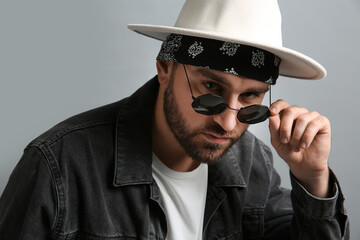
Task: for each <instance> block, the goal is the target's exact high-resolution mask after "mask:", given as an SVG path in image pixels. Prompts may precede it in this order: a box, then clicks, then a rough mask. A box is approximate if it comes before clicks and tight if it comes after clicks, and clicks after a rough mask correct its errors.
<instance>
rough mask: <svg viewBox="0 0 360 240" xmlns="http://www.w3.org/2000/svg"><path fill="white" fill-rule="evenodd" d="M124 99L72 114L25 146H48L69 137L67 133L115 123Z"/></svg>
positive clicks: (75, 133) (70, 133) (75, 132)
mask: <svg viewBox="0 0 360 240" xmlns="http://www.w3.org/2000/svg"><path fill="white" fill-rule="evenodd" d="M125 100H126V99H123V100H121V101H118V102H115V103H111V104H108V105H105V106H101V107H98V108H95V109H92V110H89V111H86V112H83V113H80V114H77V115H74V116H72V117H70V118H68V119H66V120H64V121H62V122H60V123H58V124H57V125H55V126H54V127H52V128H50V129H49V130H47V131H46V132H44V133H43V134H41V135H40V136H39V137H37V138H35V139H34V140H33V141H32V142H30V144H29V145H28V146H27V148H29V147H39V146H43V147H49V146H51V145H53V144H56V142H58V141H59V140H61V139H63V138H66V137H69V135H71V136H75V135H77V133H79V132H84V131H87V130H90V129H96V128H99V127H104V126H111V125H115V123H116V119H117V115H118V113H119V111H120V110H121V108H122V105H123V102H124V101H125Z"/></svg>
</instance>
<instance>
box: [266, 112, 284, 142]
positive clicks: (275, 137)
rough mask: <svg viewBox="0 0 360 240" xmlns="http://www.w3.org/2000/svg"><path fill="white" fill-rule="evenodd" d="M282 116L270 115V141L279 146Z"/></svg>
mask: <svg viewBox="0 0 360 240" xmlns="http://www.w3.org/2000/svg"><path fill="white" fill-rule="evenodd" d="M279 129H280V117H279V116H278V115H274V116H270V117H269V130H270V141H271V144H272V145H273V146H279V145H280V144H281V141H280V134H279Z"/></svg>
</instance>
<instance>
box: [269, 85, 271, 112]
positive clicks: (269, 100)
mask: <svg viewBox="0 0 360 240" xmlns="http://www.w3.org/2000/svg"><path fill="white" fill-rule="evenodd" d="M270 105H271V84H270V85H269V107H270Z"/></svg>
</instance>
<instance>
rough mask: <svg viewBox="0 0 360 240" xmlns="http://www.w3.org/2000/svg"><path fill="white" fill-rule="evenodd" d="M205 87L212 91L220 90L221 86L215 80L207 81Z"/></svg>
mask: <svg viewBox="0 0 360 240" xmlns="http://www.w3.org/2000/svg"><path fill="white" fill-rule="evenodd" d="M204 85H205V87H206V88H207V89H209V90H211V91H217V90H219V88H220V86H219V85H218V84H216V83H214V82H205V83H204Z"/></svg>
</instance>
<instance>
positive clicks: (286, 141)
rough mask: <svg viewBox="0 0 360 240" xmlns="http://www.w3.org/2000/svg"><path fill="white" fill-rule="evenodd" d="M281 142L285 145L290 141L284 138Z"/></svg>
mask: <svg viewBox="0 0 360 240" xmlns="http://www.w3.org/2000/svg"><path fill="white" fill-rule="evenodd" d="M281 142H282V143H283V144H287V143H288V142H289V141H288V140H287V138H286V137H283V138H282V139H281Z"/></svg>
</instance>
